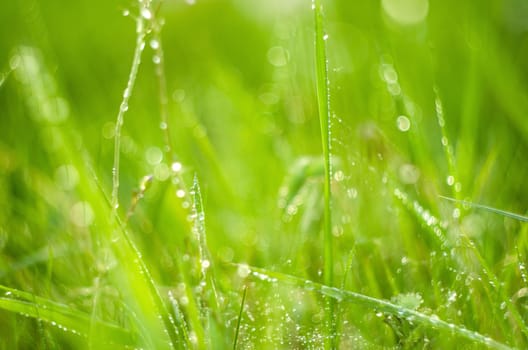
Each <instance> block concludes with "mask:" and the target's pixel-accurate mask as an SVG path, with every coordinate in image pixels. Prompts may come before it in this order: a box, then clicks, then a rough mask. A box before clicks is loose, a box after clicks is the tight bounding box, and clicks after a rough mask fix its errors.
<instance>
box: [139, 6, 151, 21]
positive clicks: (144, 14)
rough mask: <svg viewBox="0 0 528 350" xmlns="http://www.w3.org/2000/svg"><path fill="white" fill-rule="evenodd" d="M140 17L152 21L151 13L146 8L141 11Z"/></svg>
mask: <svg viewBox="0 0 528 350" xmlns="http://www.w3.org/2000/svg"><path fill="white" fill-rule="evenodd" d="M141 17H143V18H144V19H146V20H149V19H152V12H150V10H149V9H148V8H146V7H144V8H142V9H141Z"/></svg>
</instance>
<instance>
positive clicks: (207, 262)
mask: <svg viewBox="0 0 528 350" xmlns="http://www.w3.org/2000/svg"><path fill="white" fill-rule="evenodd" d="M201 265H202V269H207V268H209V266H211V262H210V261H209V260H202V263H201Z"/></svg>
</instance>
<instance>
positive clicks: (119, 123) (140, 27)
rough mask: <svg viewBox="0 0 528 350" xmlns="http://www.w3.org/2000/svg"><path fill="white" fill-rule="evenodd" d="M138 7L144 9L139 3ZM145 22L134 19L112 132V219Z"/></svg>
mask: <svg viewBox="0 0 528 350" xmlns="http://www.w3.org/2000/svg"><path fill="white" fill-rule="evenodd" d="M140 7H141V8H142V9H145V10H148V9H147V8H145V7H144V6H143V5H142V4H141V2H140ZM145 25H146V22H145V20H144V18H143V16H138V17H137V19H136V33H137V36H136V47H135V49H134V58H133V59H132V67H131V68H130V73H129V75H128V81H127V86H126V88H125V91H124V92H123V99H122V100H121V104H120V105H119V112H118V113H117V119H116V125H115V132H114V164H113V166H112V198H111V204H112V218H115V217H116V216H117V208H118V207H119V161H120V155H121V130H122V128H123V123H124V116H125V113H126V111H127V110H128V102H129V100H130V96H132V90H133V89H134V86H135V83H136V77H137V73H138V70H139V66H140V64H141V54H142V52H143V49H144V48H145V36H146V29H145Z"/></svg>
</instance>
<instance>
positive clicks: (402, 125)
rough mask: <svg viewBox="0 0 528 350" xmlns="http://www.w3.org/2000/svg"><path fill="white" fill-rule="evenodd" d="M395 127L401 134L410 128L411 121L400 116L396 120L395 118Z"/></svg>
mask: <svg viewBox="0 0 528 350" xmlns="http://www.w3.org/2000/svg"><path fill="white" fill-rule="evenodd" d="M396 125H397V127H398V130H400V131H401V132H406V131H409V129H410V128H411V121H410V120H409V118H407V117H406V116H404V115H400V116H399V117H398V118H396Z"/></svg>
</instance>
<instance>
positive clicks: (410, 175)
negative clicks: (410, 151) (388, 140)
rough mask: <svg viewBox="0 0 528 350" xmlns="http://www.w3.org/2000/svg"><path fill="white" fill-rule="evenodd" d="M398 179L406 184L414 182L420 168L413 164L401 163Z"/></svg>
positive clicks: (416, 179)
mask: <svg viewBox="0 0 528 350" xmlns="http://www.w3.org/2000/svg"><path fill="white" fill-rule="evenodd" d="M399 175H400V180H401V181H402V182H403V183H405V184H408V185H412V184H415V183H416V182H418V179H419V178H420V170H418V168H417V167H415V166H414V165H413V164H403V165H402V166H400V169H399Z"/></svg>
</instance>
